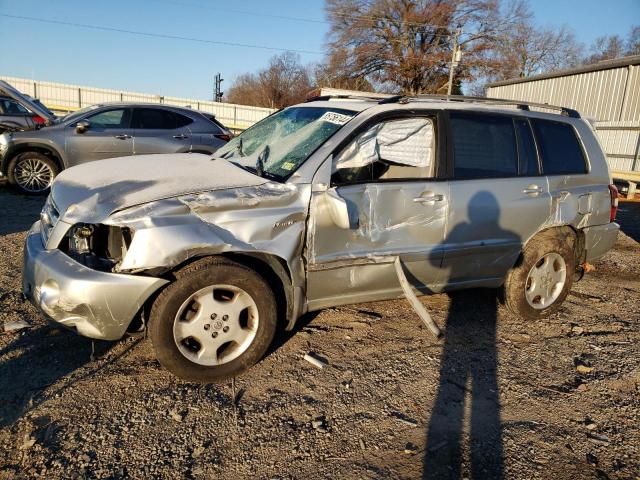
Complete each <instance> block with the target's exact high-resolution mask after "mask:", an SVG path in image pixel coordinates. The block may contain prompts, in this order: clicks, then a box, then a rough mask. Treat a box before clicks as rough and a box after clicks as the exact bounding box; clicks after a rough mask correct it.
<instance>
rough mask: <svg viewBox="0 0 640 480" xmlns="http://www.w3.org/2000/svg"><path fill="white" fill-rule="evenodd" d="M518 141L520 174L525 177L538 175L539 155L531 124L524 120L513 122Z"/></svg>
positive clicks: (519, 119) (518, 119)
mask: <svg viewBox="0 0 640 480" xmlns="http://www.w3.org/2000/svg"><path fill="white" fill-rule="evenodd" d="M513 124H514V125H515V127H516V137H517V139H518V173H519V174H520V175H522V176H525V177H530V176H533V175H538V155H537V154H536V145H535V143H534V141H533V133H531V127H530V126H529V122H528V121H527V120H525V119H523V118H516V119H514V120H513Z"/></svg>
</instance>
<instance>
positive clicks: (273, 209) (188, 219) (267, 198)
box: [105, 182, 311, 287]
mask: <svg viewBox="0 0 640 480" xmlns="http://www.w3.org/2000/svg"><path fill="white" fill-rule="evenodd" d="M310 191H311V188H310V186H309V185H301V184H298V185H290V184H280V183H273V182H268V183H265V184H263V185H259V186H255V187H243V188H237V189H233V190H220V191H212V192H206V193H200V194H193V195H184V196H180V197H176V198H169V199H164V200H158V201H155V202H151V203H147V204H144V205H142V206H139V207H132V208H129V209H126V210H123V211H121V212H118V213H116V214H114V215H112V216H111V217H109V219H108V221H106V222H105V223H107V224H111V225H118V226H127V227H129V228H131V229H132V230H133V232H134V235H133V239H132V242H131V245H130V246H129V248H128V250H127V253H126V256H125V257H124V258H123V259H122V262H121V263H120V264H119V265H118V267H117V270H118V271H119V272H139V271H146V270H156V269H161V270H171V269H172V268H174V267H176V266H178V265H180V264H182V263H184V262H185V261H187V260H189V259H191V258H195V257H201V256H206V255H215V254H220V253H225V252H245V253H261V254H268V255H274V256H276V257H279V258H281V259H283V260H284V261H285V262H286V264H287V266H288V268H289V271H290V273H291V276H292V285H293V286H294V287H295V286H304V284H305V275H304V266H303V264H302V248H303V241H304V232H305V228H306V224H305V221H306V218H307V211H308V205H309V198H310Z"/></svg>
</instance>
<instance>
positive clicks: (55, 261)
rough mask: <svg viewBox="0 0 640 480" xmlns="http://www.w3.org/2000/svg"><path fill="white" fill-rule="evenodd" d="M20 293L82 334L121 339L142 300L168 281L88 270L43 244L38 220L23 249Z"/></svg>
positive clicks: (107, 338) (49, 314)
mask: <svg viewBox="0 0 640 480" xmlns="http://www.w3.org/2000/svg"><path fill="white" fill-rule="evenodd" d="M22 272H23V273H22V291H23V293H24V295H25V296H26V297H27V298H28V299H29V300H30V301H31V303H33V304H34V305H35V306H36V307H38V308H39V309H40V310H42V311H43V312H44V313H45V314H46V315H47V316H49V317H50V318H52V319H53V320H55V321H56V322H59V323H61V324H62V325H64V326H65V327H70V328H75V329H76V330H77V332H78V333H79V334H80V335H84V336H86V337H90V338H97V339H102V340H117V339H119V338H121V337H122V336H123V335H124V334H125V332H126V330H127V327H128V326H129V324H130V323H131V320H132V319H133V317H134V316H135V315H136V313H137V312H138V311H139V310H140V308H141V307H142V305H143V304H144V302H145V301H146V300H147V299H148V298H149V296H151V294H152V293H153V292H155V291H156V290H157V289H158V288H160V287H161V286H162V285H164V284H166V283H168V281H167V280H164V279H160V278H152V277H143V276H136V275H122V274H115V273H106V272H99V271H96V270H92V269H90V268H87V267H85V266H84V265H81V264H79V263H78V262H76V261H74V260H73V259H71V258H70V257H68V256H67V255H66V254H65V253H63V252H61V251H60V250H57V249H52V250H47V249H46V248H45V247H44V245H43V243H42V236H41V234H40V222H36V223H35V224H34V225H33V227H31V230H30V231H29V234H28V235H27V240H26V242H25V246H24V264H23V269H22Z"/></svg>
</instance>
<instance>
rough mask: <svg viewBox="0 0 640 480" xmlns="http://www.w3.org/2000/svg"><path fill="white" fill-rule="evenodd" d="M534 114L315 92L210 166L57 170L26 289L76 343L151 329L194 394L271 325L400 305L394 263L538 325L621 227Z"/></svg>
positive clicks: (572, 116) (184, 162) (591, 147)
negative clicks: (483, 290)
mask: <svg viewBox="0 0 640 480" xmlns="http://www.w3.org/2000/svg"><path fill="white" fill-rule="evenodd" d="M532 108H533V106H532V105H513V104H512V103H510V102H507V101H496V100H491V101H489V100H484V101H482V100H475V99H468V98H459V97H458V98H456V97H445V98H438V97H419V98H400V97H394V98H390V99H386V100H383V101H377V100H373V99H371V100H369V99H355V98H319V99H316V100H315V101H309V102H307V103H304V104H301V105H296V106H293V107H290V108H286V109H284V110H281V111H279V112H278V113H275V114H273V115H271V116H270V117H268V118H266V119H264V120H263V121H261V122H259V123H258V124H256V125H255V126H253V127H252V128H250V129H249V130H247V131H246V132H244V133H243V134H241V135H240V136H238V137H236V138H235V139H233V140H232V141H231V142H229V143H228V144H227V145H226V146H225V147H223V148H221V149H220V150H218V151H217V152H216V154H215V155H214V157H213V158H211V157H209V156H205V155H154V156H145V157H141V158H139V159H137V160H136V161H135V162H134V161H132V159H131V158H122V159H115V160H110V161H108V162H106V161H105V162H96V163H92V164H88V165H80V166H78V167H74V168H72V169H69V170H66V171H64V172H62V173H61V174H60V176H59V177H58V178H57V180H56V181H55V182H54V184H53V187H52V191H51V195H50V196H49V198H48V200H47V203H46V205H45V207H44V209H43V211H42V216H41V220H40V221H39V222H37V223H36V224H34V226H33V228H32V229H31V231H30V233H29V235H28V238H27V240H26V246H25V256H24V259H25V260H24V262H25V263H24V280H23V282H24V284H23V286H24V294H25V295H26V296H27V297H29V298H30V299H31V301H32V302H33V303H34V304H35V305H36V306H38V307H39V308H40V309H41V310H42V311H43V312H44V313H45V314H47V315H48V316H49V317H51V318H52V319H53V320H55V321H57V322H59V323H61V324H63V325H66V326H68V327H73V328H75V329H76V330H77V332H78V333H80V334H81V335H85V336H88V337H91V338H99V339H107V340H115V339H118V338H120V337H122V336H123V335H124V334H125V333H126V332H127V330H129V331H134V330H139V329H141V328H144V326H145V324H146V323H147V322H148V324H149V329H150V335H151V339H152V341H153V344H154V347H155V350H156V354H157V357H158V359H159V360H160V363H161V364H162V365H163V366H164V367H166V368H167V369H168V370H170V371H171V372H173V373H174V374H176V375H178V376H180V377H182V378H185V379H189V380H193V381H201V382H210V381H218V380H221V379H224V378H228V377H230V376H232V375H236V374H237V373H239V372H240V371H242V370H244V369H246V368H248V367H249V366H250V365H252V364H254V363H255V362H257V361H258V360H259V359H260V358H261V357H262V356H263V355H264V353H265V351H266V350H267V348H268V346H269V344H270V343H271V341H272V338H273V336H274V333H275V331H276V329H277V328H278V327H279V326H280V323H281V322H282V325H283V326H284V327H285V328H286V329H289V330H291V329H293V328H294V326H295V323H296V320H297V319H298V318H299V317H300V316H301V315H302V314H303V313H305V312H309V311H313V310H318V309H322V308H326V307H331V306H336V305H344V304H351V303H357V302H367V301H373V300H376V301H377V300H384V299H392V298H397V297H400V296H402V292H403V290H402V289H401V285H400V283H399V277H400V275H399V274H398V275H396V270H395V269H394V266H395V265H398V260H399V261H400V262H401V263H400V265H402V268H403V271H404V273H405V275H404V277H406V278H408V279H409V280H410V282H411V283H412V284H413V287H415V288H416V289H417V290H419V291H420V292H421V293H432V292H442V291H447V290H453V289H460V288H471V287H492V288H499V289H500V291H501V296H502V298H503V300H504V302H505V303H506V305H507V307H508V308H510V309H511V310H512V311H513V312H515V313H516V314H518V315H521V316H522V317H524V318H539V317H544V316H547V315H549V314H551V313H552V312H555V311H556V310H558V308H559V307H560V305H561V303H562V302H563V300H564V299H565V297H566V296H567V293H568V292H569V289H570V288H571V285H572V283H573V281H574V279H575V278H576V275H577V274H579V275H581V273H582V268H583V266H584V264H585V262H591V261H593V260H594V259H596V258H598V257H600V256H601V255H603V254H604V253H605V252H607V250H609V249H610V248H611V247H612V246H613V244H614V243H615V241H616V236H617V232H618V228H619V227H618V225H617V224H616V223H614V222H613V221H614V217H615V209H616V205H617V200H616V191H615V188H614V187H612V186H610V183H611V180H610V177H609V172H608V169H607V163H606V161H605V157H604V155H603V153H602V150H601V148H600V146H599V145H598V142H597V140H596V137H595V136H594V133H593V131H592V129H591V127H590V125H589V123H587V122H585V121H584V120H582V119H581V118H580V116H579V115H578V114H577V112H574V111H572V110H568V109H560V110H559V113H560V114H554V113H542V112H534V111H532ZM544 108H545V109H546V110H547V111H548V110H549V109H550V108H551V107H549V106H547V105H545V106H544Z"/></svg>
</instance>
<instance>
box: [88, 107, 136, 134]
mask: <svg viewBox="0 0 640 480" xmlns="http://www.w3.org/2000/svg"><path fill="white" fill-rule="evenodd" d="M87 120H89V122H90V123H91V127H92V128H94V127H95V128H105V129H107V128H129V110H128V109H125V108H119V109H116V110H107V111H104V112H100V113H96V114H95V115H91V116H90V117H87Z"/></svg>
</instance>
